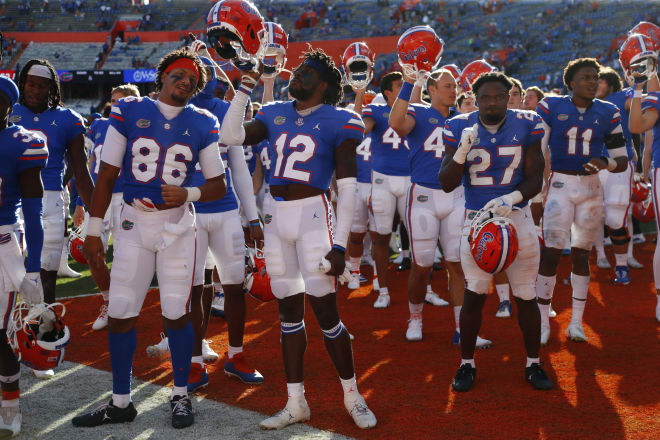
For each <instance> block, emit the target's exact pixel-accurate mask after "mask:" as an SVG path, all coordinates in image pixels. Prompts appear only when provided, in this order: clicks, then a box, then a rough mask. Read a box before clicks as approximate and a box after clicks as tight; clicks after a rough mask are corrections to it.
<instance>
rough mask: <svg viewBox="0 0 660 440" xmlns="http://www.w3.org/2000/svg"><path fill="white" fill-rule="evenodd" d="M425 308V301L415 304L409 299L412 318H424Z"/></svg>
mask: <svg viewBox="0 0 660 440" xmlns="http://www.w3.org/2000/svg"><path fill="white" fill-rule="evenodd" d="M423 309H424V303H421V304H413V303H411V302H410V301H408V310H410V319H422V310H423Z"/></svg>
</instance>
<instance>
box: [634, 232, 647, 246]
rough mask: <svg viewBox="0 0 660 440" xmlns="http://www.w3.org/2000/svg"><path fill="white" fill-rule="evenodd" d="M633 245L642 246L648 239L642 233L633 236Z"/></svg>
mask: <svg viewBox="0 0 660 440" xmlns="http://www.w3.org/2000/svg"><path fill="white" fill-rule="evenodd" d="M632 240H633V244H640V243H644V242H645V241H646V237H644V234H642V233H641V232H640V233H639V234H635V235H633V239H632Z"/></svg>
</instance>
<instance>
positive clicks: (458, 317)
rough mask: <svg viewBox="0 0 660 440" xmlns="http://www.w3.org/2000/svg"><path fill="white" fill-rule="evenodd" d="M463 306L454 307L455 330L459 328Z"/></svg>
mask: <svg viewBox="0 0 660 440" xmlns="http://www.w3.org/2000/svg"><path fill="white" fill-rule="evenodd" d="M462 307H463V306H454V322H456V330H458V329H459V328H460V325H459V323H460V320H461V308H462Z"/></svg>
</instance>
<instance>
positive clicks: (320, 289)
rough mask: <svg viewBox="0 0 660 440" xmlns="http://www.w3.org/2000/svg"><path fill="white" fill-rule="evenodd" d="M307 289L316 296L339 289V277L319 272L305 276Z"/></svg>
mask: <svg viewBox="0 0 660 440" xmlns="http://www.w3.org/2000/svg"><path fill="white" fill-rule="evenodd" d="M305 291H306V292H307V293H308V294H309V295H311V296H315V297H321V296H325V295H327V294H328V293H332V292H336V291H337V278H336V277H333V276H330V275H325V274H321V273H319V274H318V275H312V276H308V277H306V278H305Z"/></svg>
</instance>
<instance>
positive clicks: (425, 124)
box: [406, 104, 453, 189]
mask: <svg viewBox="0 0 660 440" xmlns="http://www.w3.org/2000/svg"><path fill="white" fill-rule="evenodd" d="M408 115H410V116H412V117H413V118H414V119H415V128H413V129H412V131H411V132H410V133H408V136H406V139H407V140H408V145H409V146H410V153H409V158H410V181H411V182H412V183H416V184H418V185H422V186H425V187H427V188H433V189H442V186H441V185H440V182H439V181H438V172H439V171H440V165H441V164H442V159H443V158H444V153H445V147H444V144H443V142H442V131H443V129H444V127H445V120H446V119H448V118H445V117H444V116H442V113H440V112H439V111H438V110H436V109H434V108H433V107H430V106H426V105H422V104H411V105H410V106H409V107H408ZM452 116H453V115H452V114H451V113H450V115H449V118H451V117H452Z"/></svg>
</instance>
